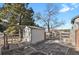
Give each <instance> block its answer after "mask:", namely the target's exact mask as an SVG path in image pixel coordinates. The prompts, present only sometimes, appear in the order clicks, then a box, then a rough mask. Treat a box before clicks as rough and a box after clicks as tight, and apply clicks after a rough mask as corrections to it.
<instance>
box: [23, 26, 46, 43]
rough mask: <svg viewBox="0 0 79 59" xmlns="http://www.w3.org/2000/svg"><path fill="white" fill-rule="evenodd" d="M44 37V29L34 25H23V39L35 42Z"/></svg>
mask: <svg viewBox="0 0 79 59" xmlns="http://www.w3.org/2000/svg"><path fill="white" fill-rule="evenodd" d="M44 39H45V29H44V28H40V27H35V26H25V28H24V30H23V40H26V42H29V43H32V44H35V43H37V42H40V41H43V40H44Z"/></svg>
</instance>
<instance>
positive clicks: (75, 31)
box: [71, 16, 79, 50]
mask: <svg viewBox="0 0 79 59" xmlns="http://www.w3.org/2000/svg"><path fill="white" fill-rule="evenodd" d="M71 23H72V29H71V33H72V35H71V38H72V44H73V45H74V46H75V47H76V48H77V50H79V16H76V17H75V18H74V19H72V22H71Z"/></svg>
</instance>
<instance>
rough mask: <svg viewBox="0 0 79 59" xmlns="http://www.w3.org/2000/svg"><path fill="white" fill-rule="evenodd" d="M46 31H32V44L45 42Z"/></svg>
mask: <svg viewBox="0 0 79 59" xmlns="http://www.w3.org/2000/svg"><path fill="white" fill-rule="evenodd" d="M44 33H45V31H44V30H43V29H32V39H31V42H32V43H33V44H35V43H37V42H40V41H42V40H44V37H45V35H44Z"/></svg>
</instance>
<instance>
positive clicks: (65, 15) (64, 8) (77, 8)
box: [29, 3, 79, 29]
mask: <svg viewBox="0 0 79 59" xmlns="http://www.w3.org/2000/svg"><path fill="white" fill-rule="evenodd" d="M54 5H56V6H57V7H58V8H59V10H58V11H59V13H58V14H57V15H56V16H57V19H59V20H62V21H64V22H65V24H64V25H62V26H60V27H58V29H71V27H72V24H71V20H72V18H74V17H75V16H78V15H79V3H54ZM29 6H30V7H32V8H33V10H34V11H35V12H36V13H37V12H41V13H44V12H45V10H46V3H32V4H30V5H29ZM39 25H41V26H42V23H41V22H40V23H39Z"/></svg>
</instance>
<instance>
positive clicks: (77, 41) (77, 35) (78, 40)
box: [75, 30, 79, 48]
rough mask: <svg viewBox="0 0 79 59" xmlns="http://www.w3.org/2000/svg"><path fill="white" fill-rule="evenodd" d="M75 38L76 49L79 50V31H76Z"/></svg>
mask: <svg viewBox="0 0 79 59" xmlns="http://www.w3.org/2000/svg"><path fill="white" fill-rule="evenodd" d="M75 38H76V47H77V48H79V30H76V35H75Z"/></svg>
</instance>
